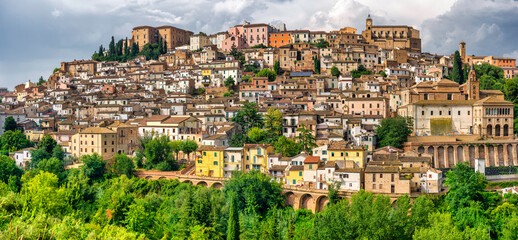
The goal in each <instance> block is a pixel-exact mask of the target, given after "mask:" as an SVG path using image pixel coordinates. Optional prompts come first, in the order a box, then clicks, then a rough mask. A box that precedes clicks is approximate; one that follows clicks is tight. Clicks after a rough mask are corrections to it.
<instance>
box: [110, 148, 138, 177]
mask: <svg viewBox="0 0 518 240" xmlns="http://www.w3.org/2000/svg"><path fill="white" fill-rule="evenodd" d="M113 171H114V172H115V173H116V174H117V175H119V176H120V175H122V174H124V175H126V177H128V178H131V177H133V173H135V163H133V159H131V158H130V157H128V156H127V155H126V154H125V153H122V154H116V155H115V156H114V157H113Z"/></svg>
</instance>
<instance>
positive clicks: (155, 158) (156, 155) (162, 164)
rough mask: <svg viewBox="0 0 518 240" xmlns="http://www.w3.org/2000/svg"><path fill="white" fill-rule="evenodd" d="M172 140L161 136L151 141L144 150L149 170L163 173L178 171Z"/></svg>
mask: <svg viewBox="0 0 518 240" xmlns="http://www.w3.org/2000/svg"><path fill="white" fill-rule="evenodd" d="M171 150H172V149H171V144H170V140H169V138H168V137H167V136H161V137H157V138H154V139H152V140H151V141H149V142H148V143H147V144H146V146H145V150H144V155H145V156H146V164H147V167H148V168H157V169H159V170H161V171H172V170H176V169H178V166H177V164H176V162H175V161H174V160H173V154H172V151H171Z"/></svg>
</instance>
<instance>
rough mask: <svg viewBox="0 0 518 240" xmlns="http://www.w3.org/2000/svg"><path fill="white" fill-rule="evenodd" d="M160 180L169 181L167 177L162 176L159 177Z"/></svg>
mask: <svg viewBox="0 0 518 240" xmlns="http://www.w3.org/2000/svg"><path fill="white" fill-rule="evenodd" d="M158 179H167V178H166V177H164V176H161V177H159V178H158Z"/></svg>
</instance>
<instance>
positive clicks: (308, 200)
mask: <svg viewBox="0 0 518 240" xmlns="http://www.w3.org/2000/svg"><path fill="white" fill-rule="evenodd" d="M314 207H315V201H314V199H313V196H311V194H304V195H302V197H300V207H299V208H301V209H308V210H313V209H314Z"/></svg>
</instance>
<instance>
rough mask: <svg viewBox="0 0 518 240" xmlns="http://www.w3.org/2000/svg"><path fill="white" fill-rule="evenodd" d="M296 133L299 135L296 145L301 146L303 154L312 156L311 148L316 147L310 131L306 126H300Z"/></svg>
mask: <svg viewBox="0 0 518 240" xmlns="http://www.w3.org/2000/svg"><path fill="white" fill-rule="evenodd" d="M297 132H298V133H299V135H298V136H297V137H296V139H297V140H298V143H299V144H300V145H301V146H302V149H303V150H304V152H306V153H307V154H309V155H312V154H313V148H315V147H317V144H316V141H317V139H316V138H315V136H313V132H312V131H311V130H310V129H307V128H306V125H304V124H301V125H300V127H299V128H297Z"/></svg>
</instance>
